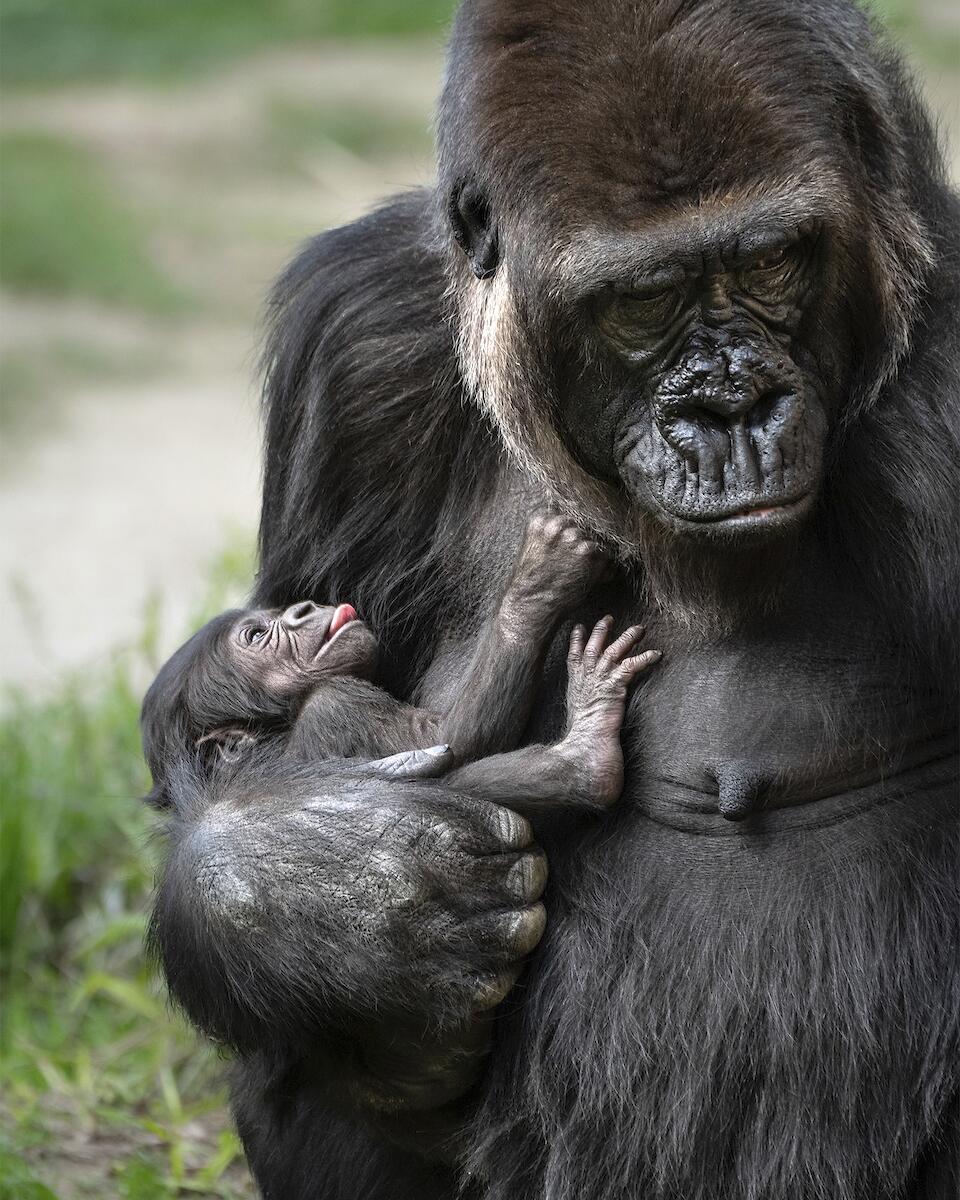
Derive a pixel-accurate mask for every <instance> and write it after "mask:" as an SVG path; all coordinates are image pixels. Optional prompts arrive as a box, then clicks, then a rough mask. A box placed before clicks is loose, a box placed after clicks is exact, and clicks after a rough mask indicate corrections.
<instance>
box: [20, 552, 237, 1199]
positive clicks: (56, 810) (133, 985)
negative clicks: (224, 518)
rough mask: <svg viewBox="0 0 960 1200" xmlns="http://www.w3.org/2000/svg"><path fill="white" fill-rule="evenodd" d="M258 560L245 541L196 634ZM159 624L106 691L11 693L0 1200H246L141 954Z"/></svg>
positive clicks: (205, 1070) (209, 594)
mask: <svg viewBox="0 0 960 1200" xmlns="http://www.w3.org/2000/svg"><path fill="white" fill-rule="evenodd" d="M252 561H253V554H252V547H251V546H250V544H249V540H248V539H246V538H237V539H235V540H234V542H233V543H231V545H230V546H229V547H228V548H227V550H225V551H224V553H223V555H221V556H220V558H219V559H218V560H217V562H216V563H215V564H214V566H213V568H212V570H211V573H210V578H209V583H208V585H207V589H206V592H205V594H204V596H203V597H202V598H201V602H200V603H199V604H198V606H197V610H196V615H195V618H194V619H193V620H192V621H191V623H190V625H191V628H193V627H194V626H195V625H197V624H199V623H200V622H201V621H202V620H203V619H205V617H206V616H207V615H208V614H210V613H212V612H215V611H219V610H220V609H221V608H222V607H224V606H225V605H226V604H227V603H228V602H230V601H232V600H234V599H235V598H236V596H237V594H238V593H239V592H241V590H242V589H243V587H244V586H245V585H246V584H247V582H248V580H249V579H250V576H251V572H252ZM157 617H158V612H157V609H156V607H155V606H154V607H153V609H152V610H151V612H150V613H148V614H147V615H146V617H145V622H144V634H143V637H142V639H141V641H140V642H139V643H138V644H137V645H136V646H134V647H130V648H127V649H126V650H124V651H121V652H118V653H117V655H116V657H115V659H114V661H113V662H112V664H111V665H110V666H109V667H108V668H107V669H106V670H105V671H104V673H103V674H102V676H101V677H99V678H97V677H93V678H91V676H90V673H89V672H86V673H84V674H82V675H78V676H76V677H75V678H73V679H70V680H68V681H67V682H66V683H65V684H64V686H63V687H62V689H61V690H59V691H58V692H57V693H56V694H54V695H52V696H49V697H46V698H41V699H36V698H31V697H30V696H27V695H24V694H16V693H10V694H8V695H7V697H6V704H5V707H4V709H3V712H2V715H0V796H2V808H0V973H2V988H3V996H4V1008H3V1023H2V1028H0V1094H2V1097H3V1099H2V1102H0V1113H2V1115H3V1117H4V1120H3V1126H4V1128H5V1130H6V1132H5V1133H4V1134H3V1135H2V1136H0V1200H14V1198H15V1197H16V1198H17V1200H21V1198H23V1200H26V1198H27V1197H31V1196H36V1197H37V1198H38V1200H39V1198H40V1197H46V1198H49V1197H51V1196H53V1197H56V1198H57V1200H68V1198H69V1200H73V1198H80V1197H89V1198H90V1200H95V1198H96V1200H99V1198H103V1197H107V1196H119V1197H127V1198H129V1200H166V1198H168V1197H174V1196H177V1195H181V1194H183V1193H184V1192H194V1193H199V1194H201V1195H205V1196H211V1197H221V1198H223V1200H234V1198H237V1197H241V1196H249V1195H250V1194H251V1191H250V1188H249V1184H248V1182H247V1180H246V1175H245V1170H244V1169H243V1167H242V1159H241V1155H240V1148H239V1144H238V1142H237V1139H236V1137H235V1135H234V1134H233V1132H232V1131H231V1130H230V1128H229V1125H228V1123H227V1120H226V1115H225V1111H224V1096H223V1091H222V1064H220V1063H219V1062H218V1060H217V1058H216V1056H215V1055H214V1053H213V1052H212V1051H211V1050H209V1049H207V1048H205V1047H201V1046H200V1045H199V1044H198V1042H197V1040H196V1038H195V1037H194V1036H193V1034H192V1033H190V1032H189V1030H187V1029H186V1027H185V1025H184V1024H183V1023H182V1022H181V1021H180V1020H179V1019H177V1018H174V1017H172V1016H171V1014H170V1013H169V1012H168V1010H167V1006H166V1002H165V1000H164V998H163V993H162V989H161V987H160V985H159V983H158V981H157V980H156V979H155V978H154V976H153V972H152V971H151V969H150V968H149V967H148V965H147V964H146V962H145V961H144V955H143V948H142V941H143V934H144V929H145V925H146V919H147V913H148V910H149V893H150V888H151V885H152V880H153V873H154V869H155V865H156V857H157V851H158V844H157V841H156V838H155V837H154V832H155V825H156V821H155V818H153V817H152V816H151V814H150V813H148V812H147V811H146V809H145V808H144V807H143V806H142V805H140V804H139V797H140V796H142V795H143V794H144V793H145V791H146V790H147V787H148V777H147V772H146V768H145V767H144V764H143V760H142V756H141V752H140V740H139V732H138V715H139V707H140V696H141V693H142V680H143V679H144V678H148V677H149V675H150V673H151V672H152V671H153V670H154V669H155V667H156V665H157V659H158V653H157V645H156V641H157V625H158V622H157ZM44 1189H46V1190H44ZM53 1189H55V1190H53Z"/></svg>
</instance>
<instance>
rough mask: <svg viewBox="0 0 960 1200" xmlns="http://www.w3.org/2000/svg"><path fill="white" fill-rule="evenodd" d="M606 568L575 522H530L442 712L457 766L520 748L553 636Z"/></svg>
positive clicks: (444, 737)
mask: <svg viewBox="0 0 960 1200" xmlns="http://www.w3.org/2000/svg"><path fill="white" fill-rule="evenodd" d="M604 565H605V560H604V557H603V554H602V552H601V551H600V548H599V547H598V546H597V544H596V543H595V542H594V541H592V540H591V539H590V538H588V537H587V536H586V535H585V534H584V533H583V532H582V531H581V530H580V529H579V528H578V527H577V526H576V525H575V524H574V523H573V522H572V521H571V520H569V519H568V518H566V517H563V516H559V515H557V514H553V513H542V514H538V515H537V516H534V517H533V518H532V519H531V520H530V523H529V525H528V526H527V530H526V535H525V537H524V541H523V545H522V546H521V549H520V552H519V554H518V555H517V560H516V564H515V566H514V569H513V574H512V576H511V579H510V582H509V584H508V585H507V589H506V591H505V592H504V594H503V597H502V599H501V601H500V604H499V605H498V606H497V609H496V612H495V613H494V614H493V615H492V616H491V617H490V619H489V620H488V621H487V622H486V623H485V624H484V626H483V627H482V628H481V629H480V631H479V633H478V635H477V638H476V640H475V643H474V647H473V652H472V655H471V658H470V660H469V663H468V664H467V666H466V668H465V669H464V670H463V671H462V673H461V674H460V677H459V681H458V683H457V685H456V690H455V691H454V692H453V693H452V695H451V694H448V696H447V698H446V703H445V704H444V705H443V707H442V709H441V711H440V712H439V713H438V717H437V725H436V727H435V728H436V730H437V734H438V736H437V739H436V740H438V741H441V742H446V743H448V744H449V745H450V747H451V748H452V750H453V752H454V754H455V755H456V757H457V761H458V762H466V761H470V760H472V759H478V758H482V757H483V756H484V755H488V754H491V753H492V752H494V751H498V750H507V749H509V748H510V747H511V746H515V745H516V743H517V741H518V739H519V737H520V734H521V733H522V731H523V728H524V726H525V725H526V723H527V718H528V717H529V714H530V706H531V704H532V703H533V696H534V690H535V688H536V685H537V682H538V680H539V677H540V672H541V669H542V667H543V660H544V656H545V655H546V651H547V647H548V645H549V643H550V638H551V636H552V635H553V631H554V629H555V628H556V626H557V623H558V621H559V620H560V618H561V617H562V616H563V614H564V613H565V612H568V611H569V610H570V609H571V608H572V607H573V606H574V605H576V604H577V603H578V602H579V601H580V600H582V599H583V597H584V595H585V594H586V592H587V591H588V590H589V589H590V587H591V586H592V585H593V584H594V583H595V582H596V580H597V578H598V576H599V575H600V573H601V571H602V570H603V568H604Z"/></svg>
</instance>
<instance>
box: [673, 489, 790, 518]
mask: <svg viewBox="0 0 960 1200" xmlns="http://www.w3.org/2000/svg"><path fill="white" fill-rule="evenodd" d="M812 500H813V493H812V492H807V493H806V494H805V495H803V496H798V497H795V498H794V499H792V500H783V501H781V502H780V503H776V502H773V503H769V502H768V503H766V504H757V505H753V506H749V507H745V508H740V509H737V510H735V511H734V512H728V513H723V514H721V515H718V516H715V517H700V518H690V517H686V518H681V519H684V520H687V521H690V522H691V524H695V525H701V526H702V525H716V526H720V525H726V526H740V527H744V526H751V525H753V526H760V525H776V524H779V523H781V522H783V521H787V520H789V519H790V518H791V517H794V516H797V515H798V514H800V513H802V512H804V511H805V510H806V509H807V508H808V507H809V505H810V503H811V502H812Z"/></svg>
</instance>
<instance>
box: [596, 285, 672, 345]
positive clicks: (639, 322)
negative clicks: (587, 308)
mask: <svg viewBox="0 0 960 1200" xmlns="http://www.w3.org/2000/svg"><path fill="white" fill-rule="evenodd" d="M682 300H683V293H682V292H681V291H680V290H679V289H678V288H675V287H667V288H662V289H661V290H660V291H657V292H650V293H648V294H646V295H640V294H636V293H633V292H628V293H623V294H618V295H615V296H613V297H612V298H611V299H609V300H608V301H607V302H606V303H604V304H603V305H602V307H601V308H600V309H599V312H598V314H597V323H598V324H599V326H600V328H601V330H602V331H603V332H604V333H605V334H606V335H607V336H608V337H611V338H612V339H613V340H614V341H617V342H620V343H622V344H624V345H627V346H629V345H631V344H634V343H643V342H644V341H649V340H650V339H651V338H655V337H657V336H658V335H659V334H661V333H662V332H663V331H664V329H665V328H666V327H667V326H668V325H669V324H670V323H671V322H672V321H673V319H674V317H675V316H676V315H677V313H678V312H679V310H680V305H681V302H682Z"/></svg>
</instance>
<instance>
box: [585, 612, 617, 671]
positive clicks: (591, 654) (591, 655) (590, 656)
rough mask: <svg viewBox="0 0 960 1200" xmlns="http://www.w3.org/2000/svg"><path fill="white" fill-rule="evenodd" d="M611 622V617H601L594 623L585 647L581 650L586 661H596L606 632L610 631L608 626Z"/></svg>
mask: <svg viewBox="0 0 960 1200" xmlns="http://www.w3.org/2000/svg"><path fill="white" fill-rule="evenodd" d="M612 624H613V617H611V616H606V617H601V618H600V620H599V621H598V622H597V623H596V625H594V627H593V632H592V633H591V634H590V638H589V640H588V642H587V645H586V649H585V650H584V652H583V657H584V660H585V661H586V662H588V663H591V664H592V663H596V661H597V659H598V658H599V657H600V655H601V653H602V652H603V648H604V646H605V645H606V641H607V634H608V633H609V632H610V626H611V625H612Z"/></svg>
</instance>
